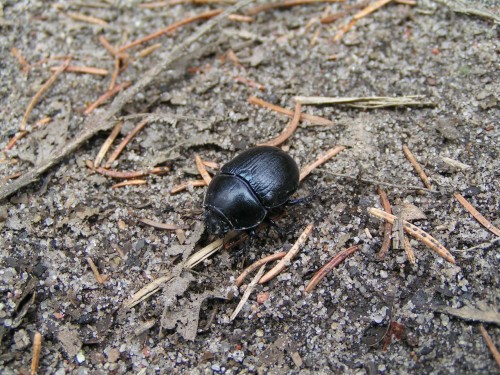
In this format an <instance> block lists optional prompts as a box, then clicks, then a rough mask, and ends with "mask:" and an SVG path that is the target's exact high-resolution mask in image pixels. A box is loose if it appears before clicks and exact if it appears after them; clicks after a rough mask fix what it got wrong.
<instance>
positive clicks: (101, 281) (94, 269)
mask: <svg viewBox="0 0 500 375" xmlns="http://www.w3.org/2000/svg"><path fill="white" fill-rule="evenodd" d="M87 263H88V264H89V266H90V268H91V269H92V272H93V273H94V276H95V279H96V280H97V282H98V283H99V284H104V278H103V277H102V275H101V273H100V272H99V270H98V269H97V266H96V265H95V263H94V261H93V260H92V258H91V257H87Z"/></svg>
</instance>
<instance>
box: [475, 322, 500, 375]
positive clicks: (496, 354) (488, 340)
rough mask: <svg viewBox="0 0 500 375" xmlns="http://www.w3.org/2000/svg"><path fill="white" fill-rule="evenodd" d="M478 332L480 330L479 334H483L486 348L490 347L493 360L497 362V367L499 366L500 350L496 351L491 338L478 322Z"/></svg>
mask: <svg viewBox="0 0 500 375" xmlns="http://www.w3.org/2000/svg"><path fill="white" fill-rule="evenodd" d="M479 332H481V335H483V338H484V341H486V345H487V346H488V349H490V352H491V354H492V355H493V358H494V359H495V362H496V363H497V365H498V367H500V352H498V349H497V347H496V346H495V343H494V342H493V340H492V339H491V336H490V335H489V333H488V331H486V328H484V326H483V325H482V324H481V323H479Z"/></svg>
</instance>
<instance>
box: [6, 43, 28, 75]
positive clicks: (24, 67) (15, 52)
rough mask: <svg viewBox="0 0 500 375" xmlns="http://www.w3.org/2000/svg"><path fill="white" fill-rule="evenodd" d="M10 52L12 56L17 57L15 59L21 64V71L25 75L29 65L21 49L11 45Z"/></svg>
mask: <svg viewBox="0 0 500 375" xmlns="http://www.w3.org/2000/svg"><path fill="white" fill-rule="evenodd" d="M10 53H11V54H12V56H14V57H15V58H16V59H17V61H18V62H19V65H21V71H22V72H23V74H25V75H26V74H27V73H28V71H29V70H30V65H29V64H28V62H27V61H26V59H25V58H24V56H23V54H22V53H21V51H20V50H18V49H17V48H16V47H12V49H11V50H10Z"/></svg>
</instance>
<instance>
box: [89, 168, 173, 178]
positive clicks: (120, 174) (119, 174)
mask: <svg viewBox="0 0 500 375" xmlns="http://www.w3.org/2000/svg"><path fill="white" fill-rule="evenodd" d="M95 171H96V172H97V173H99V174H102V175H103V176H107V177H111V178H116V179H122V180H130V179H135V178H140V177H144V176H148V175H150V174H155V175H161V174H165V173H168V172H169V171H170V168H169V167H157V168H153V169H150V170H147V171H115V170H112V169H106V168H102V167H99V168H96V169H95Z"/></svg>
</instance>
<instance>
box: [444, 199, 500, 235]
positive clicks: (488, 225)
mask: <svg viewBox="0 0 500 375" xmlns="http://www.w3.org/2000/svg"><path fill="white" fill-rule="evenodd" d="M453 196H454V197H455V199H456V200H457V201H458V202H459V203H460V204H461V205H462V206H463V207H464V208H465V209H466V210H467V211H469V213H470V214H471V215H472V216H474V219H476V220H477V221H479V222H480V223H481V225H483V226H484V227H485V228H486V229H488V230H489V231H490V232H491V233H493V234H494V235H496V236H498V237H500V229H498V228H497V227H495V226H494V225H493V224H491V223H490V221H489V220H488V219H486V218H485V217H484V216H483V215H481V213H479V211H478V210H476V209H475V208H474V207H472V205H471V204H470V203H469V202H468V201H467V200H466V199H465V198H464V197H463V196H462V195H461V194H460V193H453Z"/></svg>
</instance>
